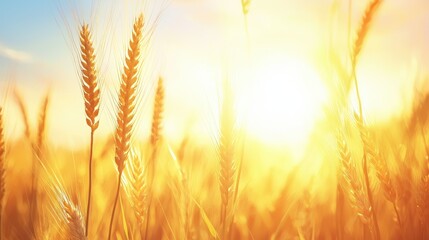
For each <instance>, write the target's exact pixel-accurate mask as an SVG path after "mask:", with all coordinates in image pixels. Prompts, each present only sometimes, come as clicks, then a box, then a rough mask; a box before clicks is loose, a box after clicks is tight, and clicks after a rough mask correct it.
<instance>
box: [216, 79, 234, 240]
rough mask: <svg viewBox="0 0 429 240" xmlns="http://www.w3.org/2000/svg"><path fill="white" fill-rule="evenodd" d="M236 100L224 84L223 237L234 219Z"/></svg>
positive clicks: (227, 84)
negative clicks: (231, 219) (229, 221)
mask: <svg viewBox="0 0 429 240" xmlns="http://www.w3.org/2000/svg"><path fill="white" fill-rule="evenodd" d="M234 122H235V118H234V99H233V93H232V89H231V86H230V83H229V82H227V81H226V82H225V83H224V90H223V99H222V109H221V115H220V132H219V134H220V142H219V145H218V151H219V154H220V174H219V183H220V193H221V212H220V217H221V224H222V234H223V235H222V236H224V237H225V238H226V236H227V234H228V229H227V228H228V226H229V224H228V222H227V221H228V219H229V218H232V212H231V209H232V197H233V195H234V184H235V172H236V164H235V156H234V145H235V139H234V138H235V136H234Z"/></svg>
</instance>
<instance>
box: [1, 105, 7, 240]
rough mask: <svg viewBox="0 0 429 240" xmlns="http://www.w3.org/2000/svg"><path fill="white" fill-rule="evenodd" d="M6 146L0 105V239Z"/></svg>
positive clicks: (4, 188) (4, 186)
mask: <svg viewBox="0 0 429 240" xmlns="http://www.w3.org/2000/svg"><path fill="white" fill-rule="evenodd" d="M5 153H6V148H5V141H4V130H3V108H1V107H0V239H1V238H2V227H1V226H2V219H3V217H2V216H3V214H2V213H3V211H2V210H3V199H4V195H5V192H6V184H5V180H6V179H5V171H6V169H5V161H6V154H5Z"/></svg>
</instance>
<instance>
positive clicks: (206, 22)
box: [0, 0, 429, 139]
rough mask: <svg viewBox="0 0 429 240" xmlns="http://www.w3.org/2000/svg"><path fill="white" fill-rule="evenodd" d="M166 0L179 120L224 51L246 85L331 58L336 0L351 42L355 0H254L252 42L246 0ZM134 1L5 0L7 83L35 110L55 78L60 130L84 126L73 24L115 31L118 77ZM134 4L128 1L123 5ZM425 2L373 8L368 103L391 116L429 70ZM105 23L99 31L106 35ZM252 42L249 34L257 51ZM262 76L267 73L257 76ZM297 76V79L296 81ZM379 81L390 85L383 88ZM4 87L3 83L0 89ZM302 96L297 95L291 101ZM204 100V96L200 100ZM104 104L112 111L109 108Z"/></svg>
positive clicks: (365, 60)
mask: <svg viewBox="0 0 429 240" xmlns="http://www.w3.org/2000/svg"><path fill="white" fill-rule="evenodd" d="M148 1H149V0H148ZM159 1H161V0H152V2H159ZM163 1H164V0H163ZM165 1H168V2H169V4H168V5H167V7H166V9H165V11H163V14H162V15H161V18H160V22H159V24H158V25H157V26H156V32H157V34H156V41H155V42H156V43H155V45H156V46H154V49H153V50H154V51H153V52H154V53H155V55H156V63H157V64H159V65H160V73H161V74H162V75H163V76H165V81H166V86H167V90H168V88H169V89H171V90H170V91H169V93H168V96H169V97H170V101H167V102H173V103H174V104H176V105H177V106H179V107H177V106H174V107H171V108H170V110H169V111H167V112H168V114H171V116H174V121H175V122H180V121H182V122H184V121H186V119H185V118H186V117H187V114H182V109H196V108H199V109H203V108H204V107H205V106H202V104H203V103H204V101H203V100H202V101H196V100H195V99H199V100H201V98H204V97H206V95H208V94H207V91H206V90H207V88H208V87H207V86H204V84H207V82H210V81H214V80H215V79H217V78H219V76H220V75H221V74H219V71H220V69H219V68H220V67H219V66H220V65H221V64H220V62H221V59H222V60H227V64H228V65H230V66H229V68H230V69H232V70H233V73H232V74H231V75H233V77H234V78H237V79H239V81H242V84H243V85H242V86H244V87H246V86H247V85H246V84H247V82H246V81H249V79H251V80H254V81H256V82H257V81H260V82H264V81H265V78H264V77H263V76H273V77H275V76H284V77H285V78H286V79H277V80H278V81H293V79H290V77H289V78H288V76H290V75H289V74H285V72H284V71H283V70H284V69H288V70H292V69H293V68H294V66H301V65H303V64H304V65H308V66H306V67H305V68H308V69H310V70H312V71H314V70H319V67H320V65H323V63H324V61H325V60H326V59H324V58H323V54H326V49H327V39H328V37H329V34H331V33H330V31H329V29H330V27H332V26H330V24H329V20H330V19H331V14H332V12H331V10H332V6H333V4H334V3H337V4H338V6H339V9H338V12H337V22H336V26H335V27H334V32H335V34H336V36H337V37H336V39H335V40H336V42H335V44H336V45H335V47H336V49H337V50H338V51H339V53H341V54H342V55H343V56H345V55H346V53H347V51H348V49H347V46H346V42H345V39H346V38H345V36H346V34H345V33H346V27H345V26H346V25H347V24H346V19H347V3H348V0H253V1H252V4H251V8H250V12H249V18H248V20H249V35H248V36H249V41H248V42H247V41H246V34H245V31H244V30H243V26H244V25H243V17H242V15H241V9H240V1H239V0H235V1H234V0H165ZM106 2H110V3H112V2H115V4H116V5H115V4H114V5H110V8H111V9H110V10H113V11H114V12H115V13H114V17H113V18H112V19H109V18H103V17H105V15H103V14H108V11H109V6H107V7H106V8H101V9H99V8H97V10H98V12H97V11H96V12H95V15H97V14H98V16H96V17H95V18H88V16H89V15H91V10H90V5H91V3H98V4H103V6H104V5H108V4H106ZM136 2H140V3H141V2H143V1H138V0H94V1H90V0H0V87H2V83H4V82H5V81H10V80H13V83H14V84H16V85H17V86H18V88H19V89H20V90H21V91H23V92H24V93H26V95H27V96H28V99H27V102H28V105H29V109H30V110H29V111H32V112H33V113H32V114H30V115H32V116H37V113H36V112H37V109H38V100H39V99H40V98H41V95H43V94H44V92H45V91H46V88H47V85H49V84H50V85H52V86H53V87H54V88H55V89H54V91H53V92H54V96H53V98H56V99H57V101H56V102H57V105H56V106H55V105H54V106H52V107H53V111H56V112H58V111H61V109H62V106H64V105H66V106H68V109H67V112H63V113H62V114H63V116H64V118H67V119H68V120H67V121H64V122H61V121H60V122H55V124H53V125H52V128H53V131H56V132H62V133H64V134H65V136H66V135H67V134H68V135H69V136H70V137H69V138H65V139H73V136H74V134H77V135H76V136H80V135H79V134H81V133H77V132H73V133H70V132H67V129H70V126H69V124H70V123H73V124H77V125H84V119H83V118H81V116H82V114H83V112H82V104H83V103H82V102H80V100H81V99H80V98H81V96H80V86H79V79H78V75H77V74H76V72H77V71H78V67H77V65H76V64H75V61H76V60H75V59H74V57H75V55H76V51H73V49H72V48H73V43H72V41H71V38H70V36H69V35H68V33H67V31H72V30H73V29H75V30H77V26H78V25H79V21H82V20H86V21H89V22H90V24H92V25H93V26H94V28H95V30H96V31H98V33H100V32H101V33H103V32H104V33H105V32H106V31H107V32H109V31H111V32H110V33H112V32H114V34H111V35H109V36H108V37H107V39H104V40H105V41H109V43H108V44H109V45H108V49H109V51H108V53H111V55H112V58H113V61H110V62H109V63H111V65H109V66H108V68H109V69H110V70H113V71H112V72H113V73H112V74H110V75H107V77H106V78H109V79H110V80H112V81H113V80H117V76H118V73H117V69H119V68H120V66H121V62H122V61H123V60H122V59H123V58H124V51H123V50H124V47H126V41H127V37H128V36H129V27H130V26H131V24H130V21H128V20H132V18H133V17H134V16H135V13H136V12H138V11H139V9H138V8H134V5H133V4H134V3H136ZM127 4H128V6H129V8H128V9H127V8H126V7H122V5H127ZM365 4H366V1H360V0H359V1H358V0H354V1H353V17H352V27H353V28H356V26H357V25H358V23H359V19H360V16H361V14H362V12H363V10H364V7H365ZM70 6H73V7H70ZM60 9H61V10H60ZM106 9H107V11H106ZM428 9H429V2H428V1H427V0H409V1H404V0H386V1H384V2H383V5H382V7H381V9H380V11H379V13H378V15H377V16H376V17H375V18H374V24H373V28H372V29H371V31H370V34H369V37H368V39H367V42H366V44H365V46H364V49H363V52H362V61H361V63H360V65H359V67H358V74H359V76H360V77H361V82H362V91H363V98H364V104H365V103H368V102H371V103H372V105H368V106H365V107H366V109H368V111H372V112H374V113H381V114H374V116H380V115H383V114H384V115H386V116H391V115H392V114H394V113H395V112H396V113H397V109H399V108H400V107H401V106H402V105H404V102H407V101H409V100H410V99H409V96H410V92H411V91H412V90H413V88H414V87H415V85H414V82H413V81H412V79H411V78H412V76H413V74H414V73H415V72H416V69H420V71H421V72H422V73H423V74H425V75H428V71H429V67H427V66H429V44H428V43H429V18H428V13H429V12H428ZM75 13H79V16H78V17H77V19H78V20H76V17H74V15H73V14H75ZM97 17H98V18H97ZM64 19H66V22H68V24H70V26H69V27H67V26H66V25H65V21H64ZM94 19H95V21H93V20H94ZM97 19H98V20H97ZM106 19H107V20H109V21H110V22H107V21H106ZM70 28H71V29H70ZM98 33H97V32H96V33H95V34H94V35H96V37H99V36H100V35H99V34H98ZM73 34H75V35H76V32H74V33H73ZM98 43H99V42H98ZM246 44H250V45H249V46H250V55H249V53H248V52H247V50H248V48H247V45H246ZM98 53H100V52H98ZM106 55H107V54H106ZM249 56H250V57H249ZM248 57H249V58H248ZM246 61H247V62H246ZM249 62H252V64H254V66H256V67H254V68H253V69H252V71H255V72H256V74H249V71H248V69H246V67H245V65H246V64H247V63H249ZM273 71H277V72H275V73H273ZM255 76H260V78H261V79H255V78H256V77H255ZM296 77H297V79H299V76H296ZM296 81H298V80H296ZM315 81H320V79H315ZM295 83H296V82H295ZM295 83H294V82H291V85H290V86H294V84H295ZM274 84H276V83H274ZM295 85H296V84H295ZM201 89H203V90H201ZM379 89H383V94H380V91H379ZM295 92H298V91H295ZM2 93H3V92H2V89H0V96H1V94H2ZM398 96H408V98H407V97H398ZM0 99H1V98H0ZM76 99H78V100H76ZM404 99H405V100H404ZM36 100H37V101H36ZM298 101H299V100H297V99H295V101H294V102H298ZM386 102H389V103H390V104H389V108H386V106H385V104H384V103H386ZM197 104H200V105H201V106H198V107H196V106H195V105H197ZM167 108H168V106H167ZM107 111H110V112H112V110H111V109H110V110H107ZM11 115H12V116H16V115H17V114H16V113H15V115H14V113H11ZM180 118H183V119H182V120H180ZM178 119H179V120H178ZM103 124H104V122H103ZM102 127H103V126H102ZM19 128H20V126H19V124H18V125H17V129H19ZM167 128H168V124H167ZM75 129H79V127H76V128H75ZM83 134H84V133H82V135H83Z"/></svg>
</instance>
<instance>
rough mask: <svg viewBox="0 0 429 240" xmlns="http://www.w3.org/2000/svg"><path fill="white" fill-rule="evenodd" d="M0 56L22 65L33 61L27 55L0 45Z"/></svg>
mask: <svg viewBox="0 0 429 240" xmlns="http://www.w3.org/2000/svg"><path fill="white" fill-rule="evenodd" d="M0 56H3V57H5V58H8V59H10V60H13V61H17V62H22V63H29V62H31V61H32V60H33V57H32V56H31V55H30V54H29V53H26V52H23V51H18V50H15V49H12V48H9V47H7V46H5V45H4V44H2V43H0Z"/></svg>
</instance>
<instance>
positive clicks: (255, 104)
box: [244, 57, 327, 147]
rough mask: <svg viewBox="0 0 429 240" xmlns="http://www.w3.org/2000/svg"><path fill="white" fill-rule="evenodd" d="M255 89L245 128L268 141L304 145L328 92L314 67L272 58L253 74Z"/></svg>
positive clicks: (249, 99)
mask: <svg viewBox="0 0 429 240" xmlns="http://www.w3.org/2000/svg"><path fill="white" fill-rule="evenodd" d="M253 78H254V79H253V80H254V82H255V85H254V88H253V89H252V90H251V92H249V94H248V95H247V96H246V100H245V101H244V102H246V106H245V109H246V110H245V114H246V121H245V128H246V129H247V132H248V133H249V134H251V135H253V136H254V137H257V138H258V139H260V140H261V141H263V142H266V143H268V144H280V145H283V144H288V145H290V146H293V147H295V146H303V145H304V144H305V142H306V141H307V139H308V136H309V134H310V133H311V131H312V129H313V126H314V124H315V122H316V120H317V119H318V118H320V117H321V116H322V114H323V111H322V105H323V102H324V100H325V99H326V96H327V93H326V90H325V88H324V86H323V83H322V82H321V79H320V77H319V75H318V74H317V72H316V71H315V70H314V68H313V67H312V66H311V65H310V64H307V63H306V62H305V61H303V60H300V59H295V58H287V57H278V58H275V61H273V59H272V58H271V60H270V61H267V62H265V63H263V64H259V67H258V68H255V70H254V73H253Z"/></svg>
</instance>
